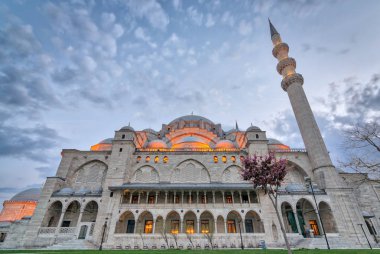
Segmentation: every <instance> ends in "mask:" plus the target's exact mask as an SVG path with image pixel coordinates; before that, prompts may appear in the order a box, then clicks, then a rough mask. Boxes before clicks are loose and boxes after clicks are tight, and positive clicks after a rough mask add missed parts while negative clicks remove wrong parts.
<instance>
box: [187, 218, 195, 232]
mask: <svg viewBox="0 0 380 254" xmlns="http://www.w3.org/2000/svg"><path fill="white" fill-rule="evenodd" d="M186 233H187V234H194V221H193V220H187V221H186Z"/></svg>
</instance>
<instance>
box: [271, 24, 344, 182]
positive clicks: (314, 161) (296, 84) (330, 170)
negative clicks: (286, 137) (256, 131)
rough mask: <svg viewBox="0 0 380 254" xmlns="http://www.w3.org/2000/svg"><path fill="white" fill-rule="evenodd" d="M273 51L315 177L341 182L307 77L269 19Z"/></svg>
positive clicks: (317, 179) (282, 85)
mask: <svg viewBox="0 0 380 254" xmlns="http://www.w3.org/2000/svg"><path fill="white" fill-rule="evenodd" d="M269 26H270V33H271V39H272V42H273V46H274V47H273V50H272V54H273V56H274V57H275V58H277V60H278V64H277V71H278V73H279V74H280V75H282V77H283V78H282V82H281V87H282V89H284V91H285V92H287V93H288V96H289V99H290V103H291V105H292V108H293V112H294V115H295V117H296V120H297V124H298V127H299V129H300V131H301V136H302V139H303V142H304V144H305V147H306V150H307V153H308V155H309V158H310V161H311V165H312V168H313V173H314V175H315V176H316V178H315V181H317V183H318V184H319V186H320V187H322V188H334V187H338V186H340V184H338V182H340V179H339V176H338V175H337V172H336V170H335V168H334V166H333V164H332V162H331V159H330V156H329V153H328V151H327V149H326V145H325V143H324V141H323V139H322V135H321V132H320V130H319V128H318V125H317V122H316V121H315V118H314V114H313V112H312V111H311V108H310V105H309V102H308V100H307V98H306V94H305V91H304V90H303V88H302V85H303V82H304V80H303V77H302V75H301V74H298V73H297V72H296V60H295V59H294V58H291V57H289V56H288V53H289V46H288V44H286V43H284V42H282V40H281V37H280V34H279V33H278V32H277V30H276V28H275V27H274V26H273V24H272V23H271V22H270V20H269Z"/></svg>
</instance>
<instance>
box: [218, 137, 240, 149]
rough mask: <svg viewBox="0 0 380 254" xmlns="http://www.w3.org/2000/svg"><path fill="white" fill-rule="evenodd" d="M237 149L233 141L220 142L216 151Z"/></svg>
mask: <svg viewBox="0 0 380 254" xmlns="http://www.w3.org/2000/svg"><path fill="white" fill-rule="evenodd" d="M233 148H236V147H235V145H234V143H233V142H232V141H231V140H226V139H224V140H220V141H219V142H218V143H216V145H215V149H233Z"/></svg>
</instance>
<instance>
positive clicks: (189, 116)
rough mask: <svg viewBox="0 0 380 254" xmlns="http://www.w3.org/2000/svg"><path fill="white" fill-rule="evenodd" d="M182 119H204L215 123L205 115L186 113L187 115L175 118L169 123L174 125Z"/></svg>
mask: <svg viewBox="0 0 380 254" xmlns="http://www.w3.org/2000/svg"><path fill="white" fill-rule="evenodd" d="M181 121H203V122H207V123H209V124H214V123H213V122H212V121H211V120H210V119H207V118H205V117H203V116H197V115H186V116H181V117H178V118H176V119H174V120H173V121H171V122H170V123H169V125H172V124H174V123H176V122H181Z"/></svg>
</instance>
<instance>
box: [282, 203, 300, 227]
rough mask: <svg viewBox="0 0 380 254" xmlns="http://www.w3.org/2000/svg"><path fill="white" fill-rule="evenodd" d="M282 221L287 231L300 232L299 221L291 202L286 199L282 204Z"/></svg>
mask: <svg viewBox="0 0 380 254" xmlns="http://www.w3.org/2000/svg"><path fill="white" fill-rule="evenodd" d="M281 214H282V221H283V222H284V227H285V232H286V233H298V229H297V222H296V218H295V216H294V212H293V208H292V206H291V204H289V203H288V202H286V201H284V202H282V204H281Z"/></svg>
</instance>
